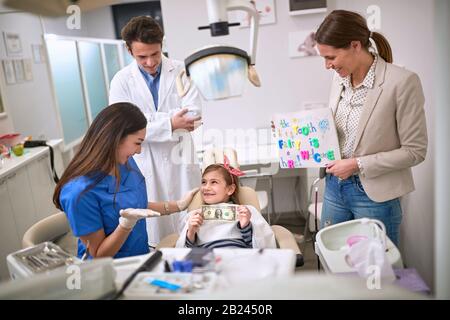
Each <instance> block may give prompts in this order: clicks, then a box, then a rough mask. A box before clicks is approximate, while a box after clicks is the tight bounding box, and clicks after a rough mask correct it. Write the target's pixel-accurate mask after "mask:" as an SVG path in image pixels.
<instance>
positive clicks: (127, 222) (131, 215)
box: [119, 208, 161, 229]
mask: <svg viewBox="0 0 450 320" xmlns="http://www.w3.org/2000/svg"><path fill="white" fill-rule="evenodd" d="M119 214H120V218H119V224H120V225H121V226H122V227H124V228H125V229H133V227H134V226H135V225H136V222H138V220H140V219H144V218H149V217H159V216H160V215H161V214H160V213H159V212H156V211H153V210H150V209H132V208H128V209H122V210H120V211H119Z"/></svg>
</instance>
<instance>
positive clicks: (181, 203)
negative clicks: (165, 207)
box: [177, 188, 200, 211]
mask: <svg viewBox="0 0 450 320" xmlns="http://www.w3.org/2000/svg"><path fill="white" fill-rule="evenodd" d="M199 189H200V188H194V189H192V190H191V191H188V192H187V193H186V194H185V195H184V196H183V198H182V199H180V200H178V201H177V207H178V209H180V211H183V210H186V208H187V207H188V206H189V204H190V203H191V201H192V198H193V197H194V195H195V194H196V193H197V191H198V190H199Z"/></svg>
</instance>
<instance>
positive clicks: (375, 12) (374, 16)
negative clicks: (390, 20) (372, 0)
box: [367, 5, 381, 30]
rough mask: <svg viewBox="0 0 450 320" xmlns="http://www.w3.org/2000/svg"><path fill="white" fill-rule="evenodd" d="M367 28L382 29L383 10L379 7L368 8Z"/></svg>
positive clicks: (371, 6)
mask: <svg viewBox="0 0 450 320" xmlns="http://www.w3.org/2000/svg"><path fill="white" fill-rule="evenodd" d="M367 14H368V16H367V27H368V28H369V30H380V29H381V9H380V7H379V6H377V5H370V6H368V7H367Z"/></svg>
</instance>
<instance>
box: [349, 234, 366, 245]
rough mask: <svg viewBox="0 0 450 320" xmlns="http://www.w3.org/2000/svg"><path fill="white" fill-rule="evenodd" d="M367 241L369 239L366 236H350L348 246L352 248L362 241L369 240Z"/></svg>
mask: <svg viewBox="0 0 450 320" xmlns="http://www.w3.org/2000/svg"><path fill="white" fill-rule="evenodd" d="M367 239H369V238H367V237H366V236H358V235H355V236H350V237H348V238H347V244H348V246H349V247H351V246H352V245H354V244H355V243H357V242H359V241H361V240H367Z"/></svg>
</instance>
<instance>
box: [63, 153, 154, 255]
mask: <svg viewBox="0 0 450 320" xmlns="http://www.w3.org/2000/svg"><path fill="white" fill-rule="evenodd" d="M119 170H120V179H121V180H120V185H119V188H118V190H117V191H116V178H115V177H113V176H111V175H107V176H106V177H105V178H103V179H102V180H101V181H100V182H99V183H98V184H97V185H96V186H95V187H93V188H92V189H90V190H89V191H87V192H85V193H83V194H82V195H81V196H80V194H81V193H82V192H83V191H84V190H85V189H86V188H87V187H88V186H89V185H91V184H92V182H93V181H95V177H87V176H82V177H77V178H74V179H72V180H70V181H69V182H68V183H66V184H65V185H64V186H63V188H62V189H61V195H60V203H61V206H62V208H63V210H64V212H65V213H66V215H67V218H68V220H69V224H70V227H71V228H72V232H73V234H74V235H75V236H76V237H80V236H85V235H88V234H90V233H93V232H95V231H98V230H100V229H103V230H104V231H105V235H106V236H108V235H110V234H111V233H112V232H113V231H114V230H115V229H116V228H117V226H118V224H119V217H120V215H119V211H120V210H121V209H127V208H141V209H146V208H147V205H148V202H147V190H146V187H145V179H144V176H143V175H142V173H141V172H140V170H139V168H138V166H137V165H136V162H135V161H134V159H133V158H132V157H130V158H129V159H128V162H127V163H126V164H125V165H119ZM114 194H115V195H116V199H115V206H114V204H113V199H114ZM85 251H86V248H85V246H84V244H83V243H82V242H81V240H80V239H78V256H79V257H81V256H82V255H83V254H84V252H85ZM148 252H149V248H148V237H147V229H146V223H145V219H141V220H139V221H138V222H137V223H136V225H135V227H134V228H133V230H132V231H131V232H130V234H129V236H128V238H127V240H126V241H125V243H124V244H123V245H122V247H121V248H120V250H119V251H118V252H117V254H116V255H115V256H114V258H121V257H129V256H135V255H140V254H145V253H148Z"/></svg>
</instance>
